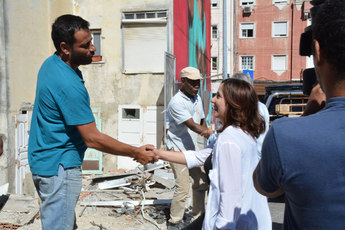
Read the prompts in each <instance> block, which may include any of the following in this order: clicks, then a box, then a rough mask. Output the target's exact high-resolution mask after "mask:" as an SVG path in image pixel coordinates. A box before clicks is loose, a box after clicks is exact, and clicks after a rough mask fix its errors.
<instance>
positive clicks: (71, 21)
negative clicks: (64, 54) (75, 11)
mask: <svg viewBox="0 0 345 230" xmlns="http://www.w3.org/2000/svg"><path fill="white" fill-rule="evenodd" d="M89 26H90V24H89V22H88V21H86V20H84V19H82V18H81V17H79V16H75V15H71V14H65V15H62V16H60V17H58V18H57V19H56V20H55V22H54V23H53V25H52V33H51V36H52V39H53V42H54V46H55V49H56V52H57V53H58V54H59V53H60V52H61V49H60V43H61V42H66V43H67V44H68V45H70V46H72V45H73V44H74V42H75V38H74V33H75V32H76V31H78V30H80V29H84V30H89Z"/></svg>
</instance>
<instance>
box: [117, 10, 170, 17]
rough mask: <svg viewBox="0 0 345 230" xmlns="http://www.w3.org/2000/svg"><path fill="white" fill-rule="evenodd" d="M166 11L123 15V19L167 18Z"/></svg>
mask: <svg viewBox="0 0 345 230" xmlns="http://www.w3.org/2000/svg"><path fill="white" fill-rule="evenodd" d="M166 16H167V12H166V11H158V12H135V13H132V12H131V13H123V16H122V19H145V18H165V17H166Z"/></svg>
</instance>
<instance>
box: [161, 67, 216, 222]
mask: <svg viewBox="0 0 345 230" xmlns="http://www.w3.org/2000/svg"><path fill="white" fill-rule="evenodd" d="M201 79H202V77H201V75H200V71H199V70H198V69H196V68H194V67H186V68H184V69H182V70H181V82H182V86H181V89H180V90H179V91H178V92H177V93H176V95H175V96H174V97H173V98H172V99H171V100H170V102H169V105H168V118H169V129H168V134H167V141H166V142H167V143H166V144H167V148H168V149H169V150H171V151H180V152H182V151H186V150H198V146H197V137H198V134H200V135H201V136H203V137H205V138H208V137H209V135H210V134H211V133H212V132H213V131H212V130H211V129H208V128H207V126H206V122H205V121H204V119H205V114H204V110H203V105H202V100H201V97H200V96H199V95H198V91H199V88H200V80H201ZM170 164H171V167H172V170H173V172H174V176H175V184H176V190H175V192H174V197H173V199H172V202H171V208H170V219H169V223H168V229H181V228H182V227H183V226H184V223H183V216H184V212H185V205H186V203H185V201H186V198H187V196H188V194H189V187H190V180H189V174H190V176H191V177H192V178H193V179H194V182H195V183H194V185H193V215H199V214H201V213H202V212H204V211H205V210H204V209H205V207H204V202H201V201H202V200H205V192H206V190H207V188H204V189H201V188H200V187H199V186H198V185H199V182H200V175H201V174H202V173H201V169H200V168H193V169H190V170H188V169H187V168H186V166H184V165H181V164H175V163H170ZM205 178H206V176H205ZM205 180H206V179H205Z"/></svg>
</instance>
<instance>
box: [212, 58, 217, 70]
mask: <svg viewBox="0 0 345 230" xmlns="http://www.w3.org/2000/svg"><path fill="white" fill-rule="evenodd" d="M211 61H212V70H213V71H217V70H218V58H217V57H211Z"/></svg>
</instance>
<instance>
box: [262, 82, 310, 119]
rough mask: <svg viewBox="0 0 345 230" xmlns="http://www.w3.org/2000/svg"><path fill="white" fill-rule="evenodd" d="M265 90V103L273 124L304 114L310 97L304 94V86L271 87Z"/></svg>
mask: <svg viewBox="0 0 345 230" xmlns="http://www.w3.org/2000/svg"><path fill="white" fill-rule="evenodd" d="M265 88H266V94H265V97H264V103H265V104H266V107H267V109H268V112H269V114H270V121H271V122H272V121H273V120H275V119H277V118H281V117H292V116H300V115H301V114H302V113H303V111H304V109H305V106H306V104H307V101H308V97H307V96H305V95H304V94H303V84H286V85H269V86H266V87H265Z"/></svg>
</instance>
